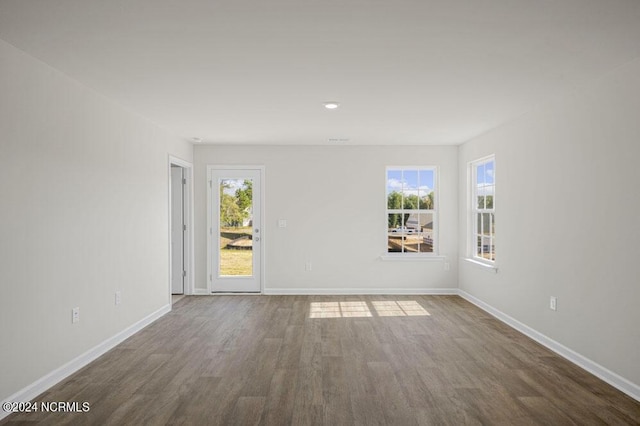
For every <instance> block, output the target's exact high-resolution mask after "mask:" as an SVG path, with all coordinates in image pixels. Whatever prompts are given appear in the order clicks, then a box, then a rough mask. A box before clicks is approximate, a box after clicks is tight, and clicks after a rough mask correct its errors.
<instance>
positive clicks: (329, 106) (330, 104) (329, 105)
mask: <svg viewBox="0 0 640 426" xmlns="http://www.w3.org/2000/svg"><path fill="white" fill-rule="evenodd" d="M323 105H324V107H325V108H326V109H336V108H338V107H339V106H340V104H339V103H338V102H333V101H331V102H325V103H324V104H323Z"/></svg>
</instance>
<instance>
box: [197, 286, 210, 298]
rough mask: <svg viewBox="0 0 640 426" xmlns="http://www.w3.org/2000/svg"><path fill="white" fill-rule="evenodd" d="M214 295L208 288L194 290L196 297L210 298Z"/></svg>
mask: <svg viewBox="0 0 640 426" xmlns="http://www.w3.org/2000/svg"><path fill="white" fill-rule="evenodd" d="M211 294H212V293H211V292H210V291H209V290H208V289H206V288H196V289H194V290H193V295H194V296H209V295H211Z"/></svg>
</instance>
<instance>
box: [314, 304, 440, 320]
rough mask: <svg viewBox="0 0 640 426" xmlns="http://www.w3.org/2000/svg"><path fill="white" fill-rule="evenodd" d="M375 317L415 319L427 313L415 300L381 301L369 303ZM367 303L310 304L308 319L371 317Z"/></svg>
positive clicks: (427, 314)
mask: <svg viewBox="0 0 640 426" xmlns="http://www.w3.org/2000/svg"><path fill="white" fill-rule="evenodd" d="M371 305H372V306H373V310H374V312H375V314H376V316H380V317H416V316H429V315H431V314H429V312H427V310H426V309H424V308H423V307H422V306H420V304H419V303H418V302H416V301H415V300H381V301H373V302H371ZM372 316H373V313H372V312H371V310H370V309H369V306H368V305H367V302H357V301H352V302H311V308H310V311H309V318H366V317H372Z"/></svg>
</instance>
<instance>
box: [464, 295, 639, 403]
mask: <svg viewBox="0 0 640 426" xmlns="http://www.w3.org/2000/svg"><path fill="white" fill-rule="evenodd" d="M458 294H459V295H460V297H462V298H464V299H466V300H468V301H469V302H471V303H473V304H474V305H476V306H477V307H479V308H480V309H482V310H483V311H486V312H488V313H489V314H491V315H493V316H494V317H496V318H497V319H499V320H500V321H502V322H504V323H505V324H507V325H508V326H510V327H512V328H514V329H516V330H518V331H519V332H521V333H522V334H524V335H526V336H528V337H530V338H532V339H533V340H535V341H536V342H538V343H540V344H541V345H543V346H546V347H547V348H549V349H551V350H552V351H553V352H555V353H557V354H558V355H560V356H561V357H563V358H566V359H567V360H569V361H571V362H572V363H574V364H576V365H578V366H579V367H582V368H584V369H585V370H587V371H588V372H589V373H591V374H593V375H594V376H596V377H598V378H600V379H602V380H603V381H605V382H607V383H609V384H610V385H611V386H613V387H614V388H617V389H618V390H620V391H622V392H624V393H626V394H627V395H629V396H630V397H631V398H634V399H635V400H636V401H640V386H638V385H637V384H635V383H633V382H631V381H629V380H627V379H625V378H624V377H622V376H619V375H618V374H616V373H614V372H613V371H611V370H609V369H607V368H605V367H603V366H601V365H600V364H598V363H596V362H594V361H592V360H590V359H589V358H586V357H584V356H583V355H580V354H579V353H577V352H575V351H574V350H572V349H569V348H567V347H566V346H564V345H562V344H561V343H558V342H556V341H555V340H553V339H551V338H549V337H547V336H545V335H544V334H542V333H540V332H538V331H536V330H534V329H533V328H531V327H529V326H528V325H525V324H523V323H521V322H520V321H518V320H517V319H515V318H512V317H510V316H509V315H507V314H505V313H504V312H502V311H499V310H498V309H496V308H494V307H493V306H491V305H489V304H487V303H485V302H483V301H482V300H480V299H478V298H476V297H475V296H472V295H470V294H469V293H467V292H466V291H464V290H460V289H458Z"/></svg>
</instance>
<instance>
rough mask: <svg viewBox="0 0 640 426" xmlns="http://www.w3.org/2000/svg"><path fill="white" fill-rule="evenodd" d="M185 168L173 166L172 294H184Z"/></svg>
mask: <svg viewBox="0 0 640 426" xmlns="http://www.w3.org/2000/svg"><path fill="white" fill-rule="evenodd" d="M184 233H185V226H184V169H183V168H182V167H178V166H172V167H171V294H184V277H185V267H184Z"/></svg>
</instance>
